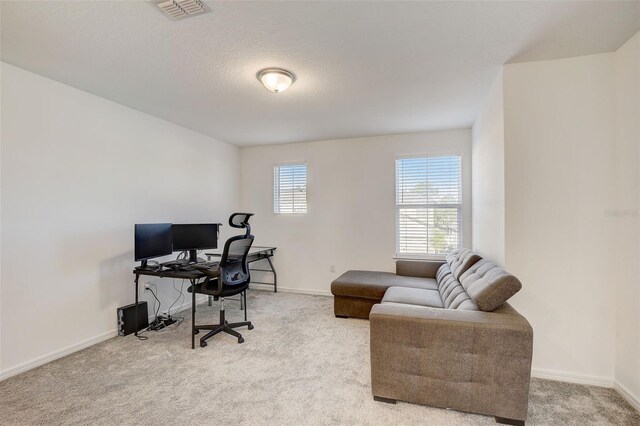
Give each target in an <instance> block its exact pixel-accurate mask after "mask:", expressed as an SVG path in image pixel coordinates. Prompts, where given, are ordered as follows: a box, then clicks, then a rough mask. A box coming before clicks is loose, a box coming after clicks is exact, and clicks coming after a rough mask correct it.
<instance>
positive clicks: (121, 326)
mask: <svg viewBox="0 0 640 426" xmlns="http://www.w3.org/2000/svg"><path fill="white" fill-rule="evenodd" d="M135 309H136V305H135V303H132V304H131V305H127V306H122V307H120V308H118V335H119V336H126V335H128V334H131V333H134V332H136V331H140V330H143V329H145V328H147V327H149V314H148V311H147V302H139V303H138V326H137V327H136V326H135V317H136V311H135Z"/></svg>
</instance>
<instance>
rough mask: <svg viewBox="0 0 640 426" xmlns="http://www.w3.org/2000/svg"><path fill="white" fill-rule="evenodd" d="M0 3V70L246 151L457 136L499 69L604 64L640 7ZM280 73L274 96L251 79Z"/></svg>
mask: <svg viewBox="0 0 640 426" xmlns="http://www.w3.org/2000/svg"><path fill="white" fill-rule="evenodd" d="M209 6H210V7H211V9H212V10H213V13H210V14H207V15H202V16H198V17H194V18H190V19H186V20H182V21H175V22H174V21H170V20H169V19H167V18H166V17H164V16H163V15H162V14H160V13H159V12H158V11H157V10H154V7H153V6H152V5H151V4H149V3H147V2H145V1H120V2H91V1H89V2H70V1H67V2H57V1H48V2H31V1H17V2H3V3H2V11H1V13H2V51H1V53H2V60H3V61H5V62H8V63H10V64H13V65H16V66H19V67H22V68H25V69H27V70H30V71H34V72H36V73H39V74H42V75H45V76H47V77H50V78H52V79H55V80H58V81H61V82H63V83H66V84H69V85H71V86H74V87H78V88H80V89H83V90H86V91H88V92H91V93H94V94H96V95H98V96H102V97H104V98H107V99H111V100H113V101H115V102H119V103H121V104H124V105H127V106H130V107H132V108H135V109H137V110H140V111H144V112H146V113H149V114H152V115H155V116H158V117H161V118H164V119H166V120H169V121H172V122H174V123H177V124H179V125H182V126H184V127H187V128H190V129H194V130H196V131H199V132H202V133H205V134H207V135H210V136H213V137H216V138H219V139H221V140H224V141H227V142H230V143H233V144H236V145H241V146H246V145H259V144H269V143H283V142H294V141H306V140H319V139H336V138H344V137H356V136H368V135H381V134H388V133H404V132H414V131H424V130H433V129H445V128H459V127H470V126H471V124H472V123H473V121H474V119H475V117H476V114H477V112H478V110H479V108H480V106H481V104H482V102H483V100H484V97H485V95H486V94H487V93H488V91H489V88H490V86H491V84H492V83H493V80H494V79H495V77H496V74H497V71H498V69H499V66H500V65H501V64H504V63H507V62H519V61H529V60H539V59H554V58H560V57H567V56H579V55H587V54H593V53H600V52H607V51H613V50H615V49H616V48H618V47H619V46H620V45H622V44H623V43H624V42H625V41H626V40H627V39H628V38H630V37H631V36H632V35H633V34H634V33H636V32H637V31H639V30H640V2H638V1H635V2H606V1H601V2H584V1H568V2H539V1H538V2H533V1H532V2H519V1H511V2H407V3H405V2H330V1H324V2H278V1H276V2H269V1H261V2H239V1H234V2H209ZM271 66H277V67H283V68H286V69H289V70H291V71H293V72H294V73H295V74H296V75H297V77H298V80H297V82H296V83H295V84H294V85H293V86H291V88H290V89H289V90H287V91H286V92H283V93H280V94H277V95H276V94H274V93H271V92H269V91H267V90H266V89H264V88H263V87H262V86H261V85H260V83H259V82H258V81H257V80H256V78H255V74H256V72H257V71H258V70H260V69H261V68H264V67H271Z"/></svg>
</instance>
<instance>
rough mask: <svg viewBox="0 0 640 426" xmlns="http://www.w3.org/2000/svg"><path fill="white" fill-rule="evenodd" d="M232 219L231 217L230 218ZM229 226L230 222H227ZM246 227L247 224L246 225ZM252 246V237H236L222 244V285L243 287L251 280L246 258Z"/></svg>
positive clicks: (247, 235)
mask: <svg viewBox="0 0 640 426" xmlns="http://www.w3.org/2000/svg"><path fill="white" fill-rule="evenodd" d="M232 217H233V216H232ZM229 223H230V224H231V220H229ZM247 226H248V223H247ZM251 244H253V235H251V234H248V233H247V234H245V235H236V236H235V237H231V238H229V239H228V240H227V242H225V243H224V250H223V252H222V258H221V259H220V280H221V281H222V284H224V285H231V286H234V285H244V284H248V283H249V281H250V280H251V276H250V274H249V266H248V264H247V256H248V255H249V250H250V249H251Z"/></svg>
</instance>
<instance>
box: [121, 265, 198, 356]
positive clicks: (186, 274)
mask: <svg viewBox="0 0 640 426" xmlns="http://www.w3.org/2000/svg"><path fill="white" fill-rule="evenodd" d="M133 273H134V275H135V276H136V279H135V284H136V303H135V306H136V307H135V318H134V319H135V322H134V324H138V293H139V285H138V281H139V279H140V276H142V275H144V276H147V277H158V278H178V279H181V280H189V282H191V286H192V287H194V286H195V285H196V283H197V282H198V280H200V279H203V278H205V277H206V275H205V274H203V273H202V272H200V271H198V270H197V269H194V270H192V271H179V270H173V269H164V270H163V269H159V270H157V271H156V270H151V269H134V270H133ZM191 303H192V304H193V305H192V306H196V292H195V291H192V292H191ZM195 324H196V313H195V309H193V308H192V309H191V349H195V348H196V333H195V331H196V329H195ZM136 328H137V327H136ZM134 334H135V335H136V336H137V335H138V331H136V332H135V333H134Z"/></svg>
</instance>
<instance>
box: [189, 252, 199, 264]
mask: <svg viewBox="0 0 640 426" xmlns="http://www.w3.org/2000/svg"><path fill="white" fill-rule="evenodd" d="M189 263H198V250H189Z"/></svg>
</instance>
